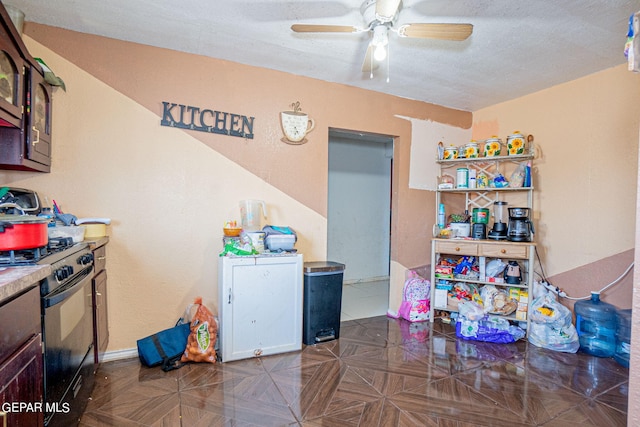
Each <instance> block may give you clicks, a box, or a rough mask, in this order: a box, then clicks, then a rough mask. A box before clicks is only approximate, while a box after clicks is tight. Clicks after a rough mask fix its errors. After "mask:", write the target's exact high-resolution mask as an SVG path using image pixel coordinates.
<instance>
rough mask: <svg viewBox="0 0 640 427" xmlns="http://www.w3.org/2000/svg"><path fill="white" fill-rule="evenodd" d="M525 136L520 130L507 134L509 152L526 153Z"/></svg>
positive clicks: (515, 153) (512, 153) (514, 153)
mask: <svg viewBox="0 0 640 427" xmlns="http://www.w3.org/2000/svg"><path fill="white" fill-rule="evenodd" d="M524 146H525V136H524V135H523V134H521V133H520V131H519V130H517V131H515V132H513V134H511V135H509V136H507V154H509V155H511V156H513V155H517V154H524Z"/></svg>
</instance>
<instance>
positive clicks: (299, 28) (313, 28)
mask: <svg viewBox="0 0 640 427" xmlns="http://www.w3.org/2000/svg"><path fill="white" fill-rule="evenodd" d="M291 29H292V30H293V31H295V32H296V33H359V32H361V31H362V29H360V28H358V27H352V26H351V25H312V24H293V25H292V26H291Z"/></svg>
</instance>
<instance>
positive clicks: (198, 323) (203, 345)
mask: <svg viewBox="0 0 640 427" xmlns="http://www.w3.org/2000/svg"><path fill="white" fill-rule="evenodd" d="M193 303H194V304H195V305H197V306H198V309H197V310H196V314H195V315H194V316H193V319H191V324H190V328H191V333H190V334H189V338H188V339H187V348H186V349H185V350H184V353H183V354H182V358H181V359H180V361H181V362H209V363H216V350H215V345H216V341H217V340H218V323H217V322H216V319H215V318H214V317H213V314H212V313H211V311H209V309H208V308H207V307H205V306H204V305H202V297H197V298H196V299H195V301H194V302H193Z"/></svg>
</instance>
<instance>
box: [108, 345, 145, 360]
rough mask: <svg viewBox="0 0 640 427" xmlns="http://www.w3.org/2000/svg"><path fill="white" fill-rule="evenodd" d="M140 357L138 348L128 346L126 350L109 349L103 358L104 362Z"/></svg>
mask: <svg viewBox="0 0 640 427" xmlns="http://www.w3.org/2000/svg"><path fill="white" fill-rule="evenodd" d="M132 357H138V349H137V348H127V349H124V350H114V351H107V352H106V353H104V356H103V358H102V361H103V362H113V361H114V360H122V359H130V358H132Z"/></svg>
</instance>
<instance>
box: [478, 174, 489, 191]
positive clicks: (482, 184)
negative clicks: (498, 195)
mask: <svg viewBox="0 0 640 427" xmlns="http://www.w3.org/2000/svg"><path fill="white" fill-rule="evenodd" d="M476 186H477V187H478V188H487V187H488V186H489V177H488V176H487V174H486V173H484V172H480V173H478V176H477V177H476Z"/></svg>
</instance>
